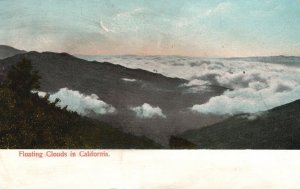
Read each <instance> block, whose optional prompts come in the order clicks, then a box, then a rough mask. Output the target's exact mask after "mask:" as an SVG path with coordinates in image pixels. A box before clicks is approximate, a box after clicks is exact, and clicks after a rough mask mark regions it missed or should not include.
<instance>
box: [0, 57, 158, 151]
mask: <svg viewBox="0 0 300 189" xmlns="http://www.w3.org/2000/svg"><path fill="white" fill-rule="evenodd" d="M30 70H31V66H30V64H29V63H28V62H26V61H25V60H24V61H22V62H20V63H18V64H17V65H16V66H13V67H12V69H11V70H10V71H9V72H8V75H7V77H6V78H5V81H4V82H3V84H1V85H0V104H1V106H0V148H2V149H3V148H10V149H15V148H17V149H20V148H21V149H27V148H60V149H61V148H101V149H104V148H118V149H123V148H126V149H130V148H135V149H144V148H147V149H149V148H160V145H158V144H156V143H154V142H152V141H151V140H149V139H147V138H145V137H136V136H133V135H131V134H127V133H123V132H121V131H119V130H117V129H114V128H112V127H111V126H110V125H108V124H106V123H103V122H99V121H96V120H92V119H89V118H86V117H82V116H80V115H78V114H77V113H75V112H69V111H67V110H66V108H63V109H61V108H59V107H57V106H56V103H57V102H58V101H56V102H53V103H50V102H49V101H48V97H47V96H46V97H44V98H40V97H39V96H38V95H37V94H32V93H31V89H34V88H38V87H39V81H38V80H39V76H38V75H36V73H34V72H32V73H30V72H29V71H30Z"/></svg>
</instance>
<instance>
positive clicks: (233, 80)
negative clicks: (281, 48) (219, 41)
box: [81, 55, 300, 115]
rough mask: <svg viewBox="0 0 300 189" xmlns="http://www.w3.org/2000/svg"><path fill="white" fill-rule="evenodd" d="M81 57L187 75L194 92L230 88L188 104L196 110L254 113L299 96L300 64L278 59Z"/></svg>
mask: <svg viewBox="0 0 300 189" xmlns="http://www.w3.org/2000/svg"><path fill="white" fill-rule="evenodd" d="M81 58H85V59H87V60H97V61H99V62H104V61H106V62H111V63H114V64H119V65H123V66H125V67H129V68H140V69H144V70H148V71H151V72H155V73H160V74H163V75H165V76H168V77H178V78H184V79H187V80H189V83H188V84H186V86H188V87H190V88H191V89H192V92H195V93H199V92H201V90H206V88H205V86H207V85H219V86H223V87H226V88H228V90H227V91H226V92H224V94H222V95H220V96H216V97H212V98H211V99H210V100H209V101H208V102H207V103H205V104H195V105H194V106H192V107H189V109H190V111H193V112H196V113H202V114H203V113H204V114H219V115H224V114H228V115H233V114H238V113H255V112H260V111H264V110H268V109H271V108H273V107H276V106H280V105H283V104H286V103H289V102H292V101H294V100H297V99H300V66H299V67H297V66H295V64H293V65H288V63H287V62H288V61H285V63H284V64H280V63H278V61H277V62H276V63H263V62H254V61H245V60H242V59H238V60H232V59H216V58H215V59H207V58H196V57H180V56H132V55H123V56H89V57H81ZM299 65H300V63H299ZM179 87H180V86H179ZM199 94H200V93H199ZM136 110H137V111H138V110H140V109H136Z"/></svg>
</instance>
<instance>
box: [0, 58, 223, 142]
mask: <svg viewBox="0 0 300 189" xmlns="http://www.w3.org/2000/svg"><path fill="white" fill-rule="evenodd" d="M23 58H26V59H28V60H31V62H32V64H33V67H34V69H35V70H38V72H39V74H40V75H41V77H42V79H41V90H42V91H46V92H52V93H53V92H57V91H58V90H59V89H61V88H64V87H67V88H69V89H72V90H78V91H80V92H81V93H84V94H88V95H90V94H92V93H94V94H96V95H98V96H99V99H101V100H103V101H104V102H106V103H108V104H111V105H112V106H113V107H115V108H116V113H114V114H109V115H95V114H91V115H90V116H92V117H94V118H96V119H100V120H101V121H105V122H107V123H110V124H111V125H113V126H115V127H119V128H120V129H122V130H124V131H126V132H129V133H132V134H135V135H145V136H147V137H149V138H151V139H153V140H155V141H156V142H159V143H161V144H164V145H167V144H168V138H169V136H171V135H174V134H178V133H182V132H183V131H186V130H189V129H195V128H199V126H200V127H201V125H207V124H212V123H216V122H217V121H220V120H222V119H223V117H219V116H202V115H198V114H193V113H191V111H190V110H189V108H190V107H192V106H193V105H194V104H201V103H205V102H207V101H208V100H209V99H210V98H211V97H212V96H217V95H220V94H222V93H223V92H224V91H225V90H227V88H224V87H220V86H209V85H207V86H203V90H202V91H200V92H193V91H192V90H191V88H190V87H188V86H186V85H184V84H186V83H187V82H188V81H186V80H184V79H179V78H169V77H165V76H163V75H161V74H157V73H152V72H148V71H144V70H141V69H129V68H126V67H123V66H120V65H115V64H111V63H108V62H96V61H86V60H82V59H79V58H76V57H74V56H72V55H69V54H67V53H52V52H44V53H38V52H28V53H24V54H18V55H15V56H13V57H9V58H6V59H3V60H0V65H2V66H4V68H5V70H8V69H9V67H10V66H11V65H13V64H16V63H17V62H18V61H20V60H21V59H23ZM144 103H148V104H150V105H152V106H153V107H159V108H160V109H161V110H162V113H163V114H164V115H165V117H153V118H147V119H143V118H139V117H137V115H136V113H135V112H134V111H133V110H132V108H133V107H138V106H141V105H143V104H144ZM145 108H146V109H145V111H146V110H147V106H146V107H145ZM142 113H143V112H142Z"/></svg>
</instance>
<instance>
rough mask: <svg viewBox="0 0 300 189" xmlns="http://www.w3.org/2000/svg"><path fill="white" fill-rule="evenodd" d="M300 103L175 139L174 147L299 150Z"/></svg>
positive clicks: (229, 120) (242, 116)
mask: <svg viewBox="0 0 300 189" xmlns="http://www.w3.org/2000/svg"><path fill="white" fill-rule="evenodd" d="M299 115H300V100H297V101H294V102H292V103H289V104H286V105H283V106H279V107H276V108H274V109H271V110H268V111H265V112H259V113H256V114H240V115H236V116H233V117H231V118H228V119H226V120H224V121H222V122H220V123H217V124H214V125H211V126H207V127H204V128H201V129H196V130H190V131H186V132H184V133H183V134H180V135H177V136H173V137H171V140H170V146H171V147H172V148H198V149H299V148H300V117H299Z"/></svg>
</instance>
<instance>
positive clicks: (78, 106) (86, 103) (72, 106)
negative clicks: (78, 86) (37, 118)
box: [38, 88, 115, 115]
mask: <svg viewBox="0 0 300 189" xmlns="http://www.w3.org/2000/svg"><path fill="white" fill-rule="evenodd" d="M38 95H39V96H41V97H44V96H45V95H46V93H45V92H40V91H39V92H38ZM57 98H58V99H59V100H60V101H59V102H58V103H57V105H58V106H59V107H61V108H63V107H65V106H67V110H70V111H75V112H77V113H78V114H80V115H87V114H89V113H91V112H93V113H96V114H100V115H103V114H108V113H113V112H115V108H114V107H113V106H111V105H109V104H107V103H105V102H103V101H102V100H99V97H98V96H97V95H96V94H91V95H84V94H82V93H80V92H79V91H74V90H70V89H68V88H61V89H60V90H59V91H58V92H56V93H54V94H50V96H49V101H50V102H54V101H55V99H57Z"/></svg>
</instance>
